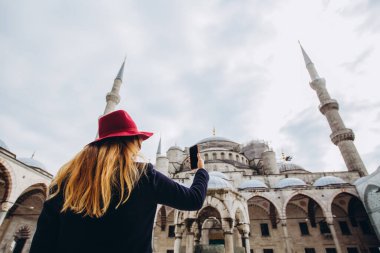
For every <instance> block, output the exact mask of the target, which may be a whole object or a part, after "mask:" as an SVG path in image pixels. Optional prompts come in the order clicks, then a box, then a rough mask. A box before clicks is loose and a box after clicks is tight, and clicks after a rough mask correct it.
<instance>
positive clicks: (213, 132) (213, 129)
mask: <svg viewBox="0 0 380 253" xmlns="http://www.w3.org/2000/svg"><path fill="white" fill-rule="evenodd" d="M215 132H216V130H215V126H214V127H213V128H212V135H213V136H215Z"/></svg>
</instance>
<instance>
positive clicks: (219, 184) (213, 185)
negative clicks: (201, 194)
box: [208, 175, 233, 189]
mask: <svg viewBox="0 0 380 253" xmlns="http://www.w3.org/2000/svg"><path fill="white" fill-rule="evenodd" d="M208 189H233V187H232V185H231V184H230V183H229V182H227V181H226V180H224V179H223V178H220V177H217V176H212V175H210V179H209V181H208Z"/></svg>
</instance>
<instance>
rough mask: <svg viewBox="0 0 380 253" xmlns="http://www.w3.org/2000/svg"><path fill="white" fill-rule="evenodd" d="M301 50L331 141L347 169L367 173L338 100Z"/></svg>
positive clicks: (362, 174)
mask: <svg viewBox="0 0 380 253" xmlns="http://www.w3.org/2000/svg"><path fill="white" fill-rule="evenodd" d="M300 46H301V44H300ZM301 51H302V54H303V57H304V60H305V64H306V69H307V70H308V72H309V75H310V78H311V82H310V86H311V88H312V89H313V90H315V91H316V92H317V96H318V99H319V101H320V103H321V104H320V105H319V110H320V111H321V113H322V114H323V115H325V116H326V119H327V121H328V123H329V125H330V128H331V131H332V133H331V134H330V139H331V141H332V142H333V143H334V144H335V145H337V146H338V147H339V150H340V152H341V154H342V156H343V159H344V162H345V163H346V166H347V169H348V170H349V171H358V172H359V174H360V175H361V176H365V175H367V174H368V172H367V169H366V168H365V166H364V163H363V161H362V159H361V157H360V155H359V153H358V151H357V149H356V147H355V144H354V142H353V141H354V139H355V134H354V132H353V131H352V130H351V129H349V128H346V126H345V125H344V122H343V120H342V118H341V117H340V114H339V104H338V102H337V101H336V100H335V99H332V98H331V97H330V94H329V93H328V91H327V89H326V80H325V79H324V78H321V77H319V75H318V72H317V70H316V69H315V67H314V63H313V62H312V61H311V60H310V58H309V56H308V55H307V54H306V52H305V50H304V49H303V48H302V46H301Z"/></svg>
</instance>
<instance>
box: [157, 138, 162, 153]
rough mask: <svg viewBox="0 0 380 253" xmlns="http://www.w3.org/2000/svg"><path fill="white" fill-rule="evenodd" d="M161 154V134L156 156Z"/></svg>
mask: <svg viewBox="0 0 380 253" xmlns="http://www.w3.org/2000/svg"><path fill="white" fill-rule="evenodd" d="M159 155H161V136H160V142H159V143H158V148H157V153H156V156H159Z"/></svg>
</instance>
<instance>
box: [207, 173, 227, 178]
mask: <svg viewBox="0 0 380 253" xmlns="http://www.w3.org/2000/svg"><path fill="white" fill-rule="evenodd" d="M208 174H209V175H210V176H213V177H219V178H222V179H224V180H228V177H227V176H226V175H225V174H224V173H222V172H220V171H211V172H209V173H208Z"/></svg>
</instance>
